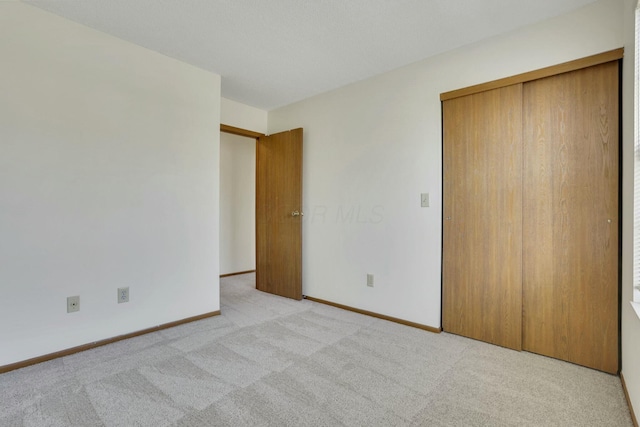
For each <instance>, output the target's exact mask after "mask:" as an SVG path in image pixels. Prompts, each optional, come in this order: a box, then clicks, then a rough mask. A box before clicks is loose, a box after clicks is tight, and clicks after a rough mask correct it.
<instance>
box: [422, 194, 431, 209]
mask: <svg viewBox="0 0 640 427" xmlns="http://www.w3.org/2000/svg"><path fill="white" fill-rule="evenodd" d="M420 206H422V207H423V208H428V207H429V193H422V194H421V195H420Z"/></svg>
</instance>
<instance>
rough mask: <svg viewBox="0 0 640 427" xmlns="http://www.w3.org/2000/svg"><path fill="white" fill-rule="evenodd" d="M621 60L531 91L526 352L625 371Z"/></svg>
mask: <svg viewBox="0 0 640 427" xmlns="http://www.w3.org/2000/svg"><path fill="white" fill-rule="evenodd" d="M618 87H619V85H618V62H617V61H614V62H609V63H606V64H602V65H597V66H593V67H589V68H585V69H582V70H578V71H573V72H570V73H565V74H561V75H557V76H554V77H548V78H545V79H541V80H536V81H533V82H529V83H526V84H525V85H524V92H523V93H524V98H523V101H524V102H523V108H524V117H525V119H524V128H523V129H524V159H525V163H524V188H525V191H524V199H523V241H524V248H523V251H524V253H523V278H524V279H523V289H524V291H523V293H524V296H523V313H524V314H523V316H524V320H523V337H524V338H523V339H524V342H523V347H524V349H526V350H529V351H532V352H535V353H539V354H543V355H546V356H551V357H555V358H559V359H563V360H567V361H570V362H574V363H577V364H580V365H583V366H588V367H591V368H595V369H599V370H602V371H605V372H610V373H616V372H618V346H619V342H618V339H619V337H618V335H619V332H618V329H619V324H618V305H619V304H618V218H619V217H618V215H619V207H618V185H619V184H618V177H619V172H618V164H619V159H618V154H619V136H618V105H619V101H618Z"/></svg>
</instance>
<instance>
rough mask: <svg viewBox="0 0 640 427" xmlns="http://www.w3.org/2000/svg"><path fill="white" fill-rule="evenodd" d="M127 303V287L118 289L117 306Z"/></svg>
mask: <svg viewBox="0 0 640 427" xmlns="http://www.w3.org/2000/svg"><path fill="white" fill-rule="evenodd" d="M123 302H129V287H128V286H127V287H126V288H118V304H122V303H123Z"/></svg>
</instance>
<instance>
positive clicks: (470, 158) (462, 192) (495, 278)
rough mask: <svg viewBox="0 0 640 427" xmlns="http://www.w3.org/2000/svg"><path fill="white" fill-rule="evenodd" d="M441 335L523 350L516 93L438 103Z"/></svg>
mask: <svg viewBox="0 0 640 427" xmlns="http://www.w3.org/2000/svg"><path fill="white" fill-rule="evenodd" d="M443 133H444V134H443V141H444V144H443V156H444V164H443V166H444V170H443V173H444V218H443V222H444V226H443V315H442V325H443V329H444V330H445V331H447V332H451V333H455V334H459V335H463V336H467V337H470V338H475V339H478V340H482V341H486V342H490V343H493V344H497V345H501V346H504V347H509V348H513V349H518V350H519V349H520V348H521V345H522V340H521V338H522V259H521V253H522V193H521V191H522V178H521V169H522V85H521V84H518V85H513V86H508V87H504V88H500V89H495V90H490V91H486V92H482V93H477V94H474V95H468V96H464V97H460V98H455V99H451V100H447V101H444V102H443Z"/></svg>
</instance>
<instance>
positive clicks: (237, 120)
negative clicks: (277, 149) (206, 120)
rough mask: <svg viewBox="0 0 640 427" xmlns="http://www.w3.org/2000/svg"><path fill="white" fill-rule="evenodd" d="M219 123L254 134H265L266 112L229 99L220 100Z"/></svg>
mask: <svg viewBox="0 0 640 427" xmlns="http://www.w3.org/2000/svg"><path fill="white" fill-rule="evenodd" d="M220 109H221V111H220V123H222V124H225V125H229V126H234V127H237V128H240V129H246V130H252V131H254V132H260V133H266V132H267V112H266V111H265V110H261V109H259V108H255V107H251V106H250V105H246V104H241V103H240V102H236V101H232V100H230V99H226V98H221V99H220Z"/></svg>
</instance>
